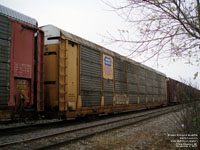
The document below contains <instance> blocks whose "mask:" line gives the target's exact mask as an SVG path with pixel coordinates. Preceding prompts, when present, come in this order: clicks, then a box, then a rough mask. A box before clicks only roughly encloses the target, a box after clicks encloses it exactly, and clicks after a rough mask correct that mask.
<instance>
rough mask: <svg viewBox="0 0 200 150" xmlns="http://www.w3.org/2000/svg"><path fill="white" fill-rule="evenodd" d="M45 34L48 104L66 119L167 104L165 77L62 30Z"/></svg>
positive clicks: (49, 28) (51, 29) (48, 30)
mask: <svg viewBox="0 0 200 150" xmlns="http://www.w3.org/2000/svg"><path fill="white" fill-rule="evenodd" d="M41 29H42V30H43V31H44V32H45V81H44V83H45V108H46V110H47V111H48V112H53V113H54V114H56V113H57V115H59V116H60V115H61V116H64V117H66V118H70V117H77V116H84V115H86V114H95V113H111V112H121V111H128V110H135V109H142V108H150V107H154V106H161V105H166V104H167V97H166V92H167V91H166V90H167V89H166V76H165V74H163V73H161V72H158V71H156V70H153V69H151V68H149V67H147V66H144V65H142V64H140V63H137V62H135V61H133V60H130V59H128V58H126V57H123V56H120V55H119V54H117V53H114V52H112V51H110V50H108V49H106V48H103V47H101V46H99V45H97V44H94V43H92V42H90V41H87V40H85V39H83V38H80V37H78V36H76V35H73V34H71V33H69V32H66V31H64V30H62V29H59V28H57V27H55V26H53V25H47V26H43V27H41Z"/></svg>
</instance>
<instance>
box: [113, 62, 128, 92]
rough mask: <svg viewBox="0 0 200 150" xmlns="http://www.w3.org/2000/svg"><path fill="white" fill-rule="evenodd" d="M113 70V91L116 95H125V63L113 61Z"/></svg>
mask: <svg viewBox="0 0 200 150" xmlns="http://www.w3.org/2000/svg"><path fill="white" fill-rule="evenodd" d="M114 70H115V90H116V93H120V94H126V93H127V84H126V82H127V74H126V62H125V61H122V60H120V59H119V58H115V59H114Z"/></svg>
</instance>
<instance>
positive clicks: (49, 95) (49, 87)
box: [44, 44, 59, 108]
mask: <svg viewBox="0 0 200 150" xmlns="http://www.w3.org/2000/svg"><path fill="white" fill-rule="evenodd" d="M58 48H59V45H58V44H53V45H47V46H46V49H45V52H56V55H45V57H44V62H45V63H44V74H45V75H44V81H45V82H51V81H54V82H55V84H45V85H44V91H45V106H47V107H52V108H53V107H57V106H58Z"/></svg>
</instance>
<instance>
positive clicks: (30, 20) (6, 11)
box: [0, 5, 37, 26]
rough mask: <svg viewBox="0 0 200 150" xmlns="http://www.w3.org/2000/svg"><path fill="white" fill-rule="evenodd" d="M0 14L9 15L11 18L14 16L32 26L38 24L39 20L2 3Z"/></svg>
mask: <svg viewBox="0 0 200 150" xmlns="http://www.w3.org/2000/svg"><path fill="white" fill-rule="evenodd" d="M0 14H1V15H3V16H7V17H10V18H13V19H15V20H17V21H20V22H24V23H26V24H30V25H32V26H37V21H36V20H35V19H33V18H31V17H28V16H26V15H24V14H22V13H19V12H17V11H14V10H12V9H10V8H8V7H5V6H3V5H0Z"/></svg>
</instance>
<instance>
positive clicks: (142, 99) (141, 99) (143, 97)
mask: <svg viewBox="0 0 200 150" xmlns="http://www.w3.org/2000/svg"><path fill="white" fill-rule="evenodd" d="M139 97H140V104H145V103H146V95H139Z"/></svg>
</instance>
